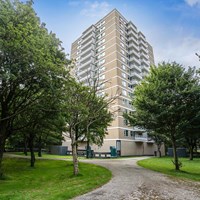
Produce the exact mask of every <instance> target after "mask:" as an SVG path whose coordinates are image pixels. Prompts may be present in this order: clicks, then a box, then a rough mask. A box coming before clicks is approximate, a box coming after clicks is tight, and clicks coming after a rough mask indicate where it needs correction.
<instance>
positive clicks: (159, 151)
mask: <svg viewBox="0 0 200 200" xmlns="http://www.w3.org/2000/svg"><path fill="white" fill-rule="evenodd" d="M160 148H161V146H160V145H158V153H159V158H161V156H162V155H161V150H160Z"/></svg>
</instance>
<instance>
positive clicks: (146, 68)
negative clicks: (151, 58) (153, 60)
mask: <svg viewBox="0 0 200 200" xmlns="http://www.w3.org/2000/svg"><path fill="white" fill-rule="evenodd" d="M149 70H150V69H149V67H147V66H145V65H142V71H143V74H145V73H149Z"/></svg>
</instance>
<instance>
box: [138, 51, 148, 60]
mask: <svg viewBox="0 0 200 200" xmlns="http://www.w3.org/2000/svg"><path fill="white" fill-rule="evenodd" d="M140 57H141V58H144V60H146V61H148V60H149V56H148V54H145V53H143V52H140Z"/></svg>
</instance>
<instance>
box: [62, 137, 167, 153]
mask: <svg viewBox="0 0 200 200" xmlns="http://www.w3.org/2000/svg"><path fill="white" fill-rule="evenodd" d="M63 146H67V147H68V150H69V151H71V142H70V140H67V141H65V142H63ZM110 146H114V147H116V140H115V139H113V140H112V139H105V140H104V143H103V145H102V146H101V147H98V146H97V145H91V147H92V150H94V152H110ZM85 147H86V142H83V143H81V144H79V149H85ZM155 151H157V146H156V145H155V144H154V143H152V142H145V141H144V142H143V141H140V142H136V141H134V140H121V156H134V155H137V156H142V155H151V156H153V155H154V152H155ZM161 154H162V156H164V155H165V146H164V145H162V147H161ZM157 155H158V153H157Z"/></svg>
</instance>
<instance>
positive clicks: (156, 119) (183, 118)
mask: <svg viewBox="0 0 200 200" xmlns="http://www.w3.org/2000/svg"><path fill="white" fill-rule="evenodd" d="M197 85H198V80H197V79H196V78H195V77H194V71H193V70H188V71H186V70H185V69H184V68H183V67H182V66H181V65H179V64H177V63H175V62H174V63H162V64H159V65H158V67H151V70H150V74H149V76H147V77H146V78H145V79H144V80H143V81H142V82H141V84H140V85H138V86H137V87H136V88H135V91H134V95H135V96H134V99H133V105H134V107H135V109H136V111H135V112H134V113H132V114H130V115H128V116H126V117H127V118H128V120H129V121H130V123H131V124H132V125H137V126H140V127H141V128H144V129H147V130H148V131H149V132H151V131H154V132H156V133H158V134H160V135H163V136H164V137H166V138H167V139H168V140H170V141H171V144H172V147H173V153H174V161H173V162H174V165H175V169H176V170H179V169H180V166H181V163H180V162H179V160H178V156H177V140H178V139H179V138H181V137H183V135H182V127H183V125H184V124H187V123H189V122H188V116H187V114H188V110H189V109H190V105H191V102H192V101H193V97H195V98H197V99H198V98H199V94H200V93H199V92H198V93H197V89H198V91H199V87H196V86H197ZM197 96H198V97H197ZM196 113H199V110H197V111H196Z"/></svg>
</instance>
